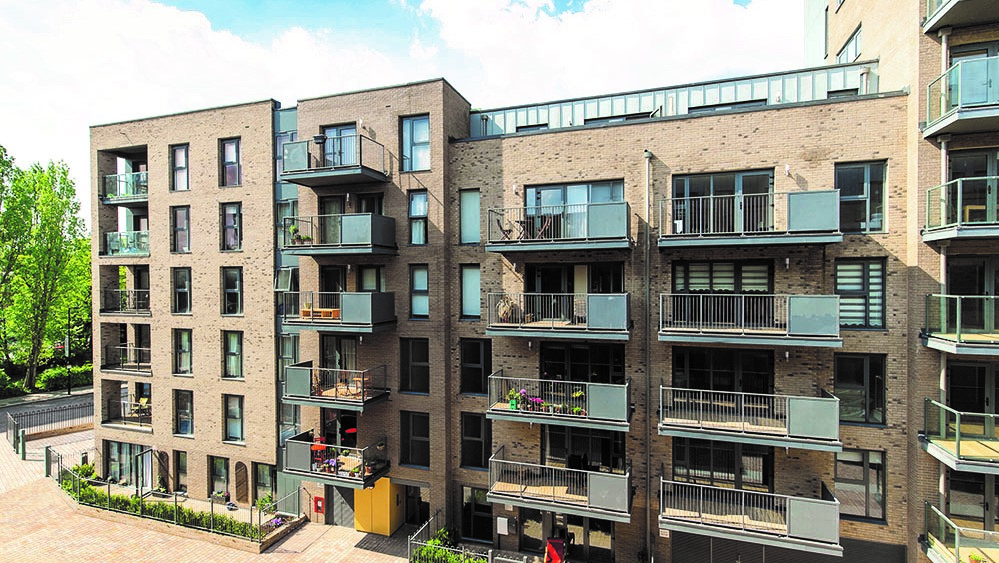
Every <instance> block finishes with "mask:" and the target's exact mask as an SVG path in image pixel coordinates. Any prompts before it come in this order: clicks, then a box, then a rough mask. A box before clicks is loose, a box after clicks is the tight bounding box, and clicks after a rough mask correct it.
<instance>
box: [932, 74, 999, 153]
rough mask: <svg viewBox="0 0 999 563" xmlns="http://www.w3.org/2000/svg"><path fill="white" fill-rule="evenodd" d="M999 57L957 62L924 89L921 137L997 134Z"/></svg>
mask: <svg viewBox="0 0 999 563" xmlns="http://www.w3.org/2000/svg"><path fill="white" fill-rule="evenodd" d="M997 77H999V57H985V58H981V59H969V60H964V61H960V62H958V63H957V64H955V65H954V66H952V67H950V68H949V69H947V72H945V73H943V74H942V75H940V77H938V78H937V79H936V80H934V81H933V82H930V84H929V86H927V87H926V92H927V102H928V107H927V110H926V111H927V115H926V126H925V127H924V128H923V137H931V136H934V135H943V134H960V133H981V132H987V131H999V80H997V79H996V78H997Z"/></svg>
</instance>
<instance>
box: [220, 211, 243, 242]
mask: <svg viewBox="0 0 999 563" xmlns="http://www.w3.org/2000/svg"><path fill="white" fill-rule="evenodd" d="M230 207H235V213H231V212H230V209H229V208H230ZM230 217H232V218H233V219H232V224H231V225H230V224H229V218H230ZM230 232H231V233H233V238H234V240H235V244H234V245H232V247H230V244H229V242H228V241H229V239H230V237H229V233H230ZM242 250H243V203H242V202H240V201H231V202H227V203H220V204H219V251H221V252H239V251H242Z"/></svg>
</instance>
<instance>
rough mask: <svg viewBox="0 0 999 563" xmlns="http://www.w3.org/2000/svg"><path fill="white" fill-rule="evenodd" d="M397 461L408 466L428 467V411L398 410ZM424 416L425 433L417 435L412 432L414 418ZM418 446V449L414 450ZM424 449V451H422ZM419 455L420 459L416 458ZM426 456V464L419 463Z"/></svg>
mask: <svg viewBox="0 0 999 563" xmlns="http://www.w3.org/2000/svg"><path fill="white" fill-rule="evenodd" d="M399 417H400V419H401V420H400V426H399V438H400V439H399V445H400V448H399V463H400V464H401V465H407V466H410V467H419V468H423V469H430V463H431V459H430V457H431V455H430V454H431V448H430V413H425V412H417V411H399ZM416 418H425V419H426V427H427V435H426V436H417V435H414V434H413V430H414V419H416ZM417 448H418V450H419V451H414V450H416V449H417ZM424 450H425V451H424ZM415 456H419V457H420V459H416V457H415ZM423 457H425V458H426V464H423V463H420V462H422V461H423Z"/></svg>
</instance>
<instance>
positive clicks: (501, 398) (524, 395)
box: [489, 370, 631, 424]
mask: <svg viewBox="0 0 999 563" xmlns="http://www.w3.org/2000/svg"><path fill="white" fill-rule="evenodd" d="M629 389H630V382H627V381H626V382H625V383H623V384H611V383H587V382H579V381H561V380H552V379H537V378H525V377H504V376H503V370H499V371H496V372H494V373H493V374H492V375H490V376H489V405H490V406H489V409H490V410H491V411H494V412H498V413H501V414H509V413H513V414H523V415H525V416H531V417H543V418H552V419H566V420H567V421H569V424H571V423H572V421H573V420H577V421H584V420H585V421H597V420H606V421H608V422H616V423H627V422H628V420H629V419H630V418H631V417H630V415H631V403H630V400H629V397H630V395H629Z"/></svg>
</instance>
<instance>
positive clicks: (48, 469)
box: [45, 446, 52, 477]
mask: <svg viewBox="0 0 999 563" xmlns="http://www.w3.org/2000/svg"><path fill="white" fill-rule="evenodd" d="M45 476H46V477H51V476H52V450H51V449H50V448H49V446H45Z"/></svg>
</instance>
